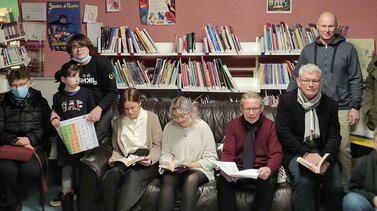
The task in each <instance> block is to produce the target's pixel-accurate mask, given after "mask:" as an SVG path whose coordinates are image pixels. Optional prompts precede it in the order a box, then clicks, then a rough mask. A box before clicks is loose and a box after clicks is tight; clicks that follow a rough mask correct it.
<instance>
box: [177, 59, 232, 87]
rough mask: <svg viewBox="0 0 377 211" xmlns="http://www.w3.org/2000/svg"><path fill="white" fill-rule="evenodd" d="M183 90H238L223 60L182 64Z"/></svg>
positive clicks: (190, 61) (189, 61)
mask: <svg viewBox="0 0 377 211" xmlns="http://www.w3.org/2000/svg"><path fill="white" fill-rule="evenodd" d="M181 74H182V88H184V89H199V90H231V91H236V90H238V88H237V84H236V83H235V81H234V79H233V77H232V75H231V74H230V71H229V69H228V67H227V66H226V65H225V64H223V62H222V61H221V59H213V61H207V62H206V61H204V57H203V56H201V61H192V60H191V59H189V60H188V62H187V63H182V64H181Z"/></svg>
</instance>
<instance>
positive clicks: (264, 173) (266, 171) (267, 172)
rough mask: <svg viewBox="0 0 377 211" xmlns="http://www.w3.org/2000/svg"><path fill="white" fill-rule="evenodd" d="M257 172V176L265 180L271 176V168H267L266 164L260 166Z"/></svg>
mask: <svg viewBox="0 0 377 211" xmlns="http://www.w3.org/2000/svg"><path fill="white" fill-rule="evenodd" d="M258 173H259V175H258V177H259V178H261V179H263V180H266V179H268V177H270V176H271V169H270V168H268V167H267V166H265V167H261V168H259V169H258Z"/></svg>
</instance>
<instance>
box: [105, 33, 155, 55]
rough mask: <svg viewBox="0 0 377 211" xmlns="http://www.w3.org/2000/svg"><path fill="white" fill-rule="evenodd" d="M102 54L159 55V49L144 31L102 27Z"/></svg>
mask: <svg viewBox="0 0 377 211" xmlns="http://www.w3.org/2000/svg"><path fill="white" fill-rule="evenodd" d="M98 46H99V48H100V49H98V51H99V52H100V53H114V54H115V53H116V54H119V53H130V54H132V53H135V52H136V53H142V54H143V53H148V54H152V53H158V52H159V51H158V48H157V46H156V44H155V43H154V42H153V40H152V37H151V36H150V35H149V34H148V32H147V31H146V30H145V29H143V30H141V29H139V28H137V27H135V28H134V29H132V28H130V27H128V26H119V27H110V26H103V27H101V37H100V39H99V40H98Z"/></svg>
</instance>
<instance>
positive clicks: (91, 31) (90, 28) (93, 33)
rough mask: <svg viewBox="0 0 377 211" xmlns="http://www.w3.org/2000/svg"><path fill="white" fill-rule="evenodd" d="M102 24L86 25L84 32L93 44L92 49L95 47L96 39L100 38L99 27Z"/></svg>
mask: <svg viewBox="0 0 377 211" xmlns="http://www.w3.org/2000/svg"><path fill="white" fill-rule="evenodd" d="M102 26H103V23H101V22H98V23H86V31H87V35H88V37H89V39H90V41H91V42H92V43H93V46H94V47H97V38H98V36H101V27H102Z"/></svg>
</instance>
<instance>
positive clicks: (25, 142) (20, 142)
mask: <svg viewBox="0 0 377 211" xmlns="http://www.w3.org/2000/svg"><path fill="white" fill-rule="evenodd" d="M15 145H16V146H22V147H23V146H26V145H30V140H29V138H28V137H17V141H16V143H15Z"/></svg>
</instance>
